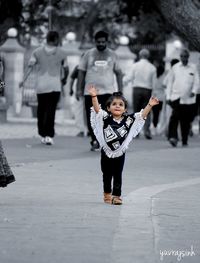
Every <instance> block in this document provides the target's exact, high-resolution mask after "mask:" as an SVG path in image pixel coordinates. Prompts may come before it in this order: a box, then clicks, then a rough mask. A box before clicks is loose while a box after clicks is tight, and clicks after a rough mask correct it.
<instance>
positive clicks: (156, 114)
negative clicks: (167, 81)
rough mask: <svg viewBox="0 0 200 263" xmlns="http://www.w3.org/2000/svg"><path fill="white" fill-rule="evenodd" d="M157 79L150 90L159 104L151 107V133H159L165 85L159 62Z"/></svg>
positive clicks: (161, 65)
mask: <svg viewBox="0 0 200 263" xmlns="http://www.w3.org/2000/svg"><path fill="white" fill-rule="evenodd" d="M156 72H157V81H156V84H155V87H154V89H153V91H152V94H153V96H154V97H156V98H158V100H159V104H158V105H155V107H153V109H152V125H153V129H152V130H153V132H152V133H153V134H154V135H157V134H159V129H158V128H159V127H158V123H159V121H160V115H161V111H162V109H163V103H164V101H165V87H164V86H163V79H164V77H165V74H164V73H165V67H164V65H163V64H159V65H158V67H157V70H156Z"/></svg>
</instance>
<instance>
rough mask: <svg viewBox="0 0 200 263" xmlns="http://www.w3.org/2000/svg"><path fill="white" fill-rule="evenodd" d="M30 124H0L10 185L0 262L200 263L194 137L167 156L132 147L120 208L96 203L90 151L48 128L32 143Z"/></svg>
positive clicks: (67, 132) (0, 219)
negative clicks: (47, 137)
mask: <svg viewBox="0 0 200 263" xmlns="http://www.w3.org/2000/svg"><path fill="white" fill-rule="evenodd" d="M35 126H36V124H35V122H31V123H28V124H27V123H16V122H10V123H7V124H2V125H1V131H0V137H1V139H2V143H3V146H4V149H5V152H6V155H7V157H8V160H9V162H10V164H11V166H12V169H13V171H14V173H15V176H16V182H15V183H13V184H11V185H9V186H8V187H7V188H5V189H0V194H1V198H0V207H1V213H0V228H1V237H0V262H1V263H47V262H48V263H55V262H59V263H68V262H69V263H71V262H73V263H158V262H167V263H175V262H180V261H181V262H186V263H190V262H191V263H193V262H194V263H199V262H200V202H199V199H200V191H199V186H200V173H199V170H200V163H199V156H200V139H199V136H198V135H196V134H195V136H193V137H192V138H190V141H189V147H188V148H182V147H181V146H178V147H177V148H171V147H170V146H169V145H168V143H167V142H166V140H165V138H163V137H155V138H154V140H151V141H147V140H145V139H144V138H143V137H142V136H141V137H140V139H135V140H134V142H133V143H132V145H131V147H130V149H129V150H128V152H127V155H126V164H125V169H124V178H123V201H124V204H123V205H122V206H112V205H106V204H104V203H103V202H102V181H101V172H100V164H99V157H100V154H99V152H90V151H89V139H88V138H86V137H85V138H79V137H75V136H74V135H75V134H76V132H77V130H76V128H75V125H74V123H73V122H68V123H65V124H57V125H56V131H57V136H56V138H55V145H53V146H46V145H41V144H40V142H39V138H38V136H37V132H36V127H35Z"/></svg>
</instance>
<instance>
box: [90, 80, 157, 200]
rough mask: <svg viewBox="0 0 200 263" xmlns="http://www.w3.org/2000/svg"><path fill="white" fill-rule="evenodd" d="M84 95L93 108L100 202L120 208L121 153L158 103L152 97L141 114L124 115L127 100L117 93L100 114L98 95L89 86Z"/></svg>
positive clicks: (122, 160)
mask: <svg viewBox="0 0 200 263" xmlns="http://www.w3.org/2000/svg"><path fill="white" fill-rule="evenodd" d="M88 92H89V94H90V96H91V99H92V104H93V108H92V110H91V124H92V128H93V130H94V133H95V135H96V138H97V140H98V141H99V144H100V146H101V170H102V173H103V191H104V202H105V203H109V204H111V203H112V204H114V205H121V204H122V199H121V187H122V171H123V167H124V161H125V152H126V150H127V148H128V146H129V143H130V142H131V140H132V139H133V138H134V137H136V136H137V134H138V133H139V132H140V131H141V129H142V128H143V125H144V123H145V119H146V117H147V115H148V114H149V112H150V111H151V109H152V107H153V106H155V105H157V104H158V103H159V101H158V99H157V98H153V97H152V98H150V99H149V101H148V104H147V105H146V106H145V107H144V109H143V110H141V111H140V112H138V113H135V114H128V113H127V100H126V99H125V98H124V96H123V95H122V93H121V92H114V93H113V94H112V96H111V97H110V98H109V99H108V101H107V103H106V105H107V111H104V110H102V109H101V106H100V105H99V102H98V98H97V94H98V91H97V89H96V88H95V86H93V85H91V86H89V88H88ZM112 179H113V188H112Z"/></svg>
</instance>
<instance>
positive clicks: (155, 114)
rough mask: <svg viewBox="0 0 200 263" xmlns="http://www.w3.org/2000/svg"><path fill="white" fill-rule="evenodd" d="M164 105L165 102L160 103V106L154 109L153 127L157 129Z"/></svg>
mask: <svg viewBox="0 0 200 263" xmlns="http://www.w3.org/2000/svg"><path fill="white" fill-rule="evenodd" d="M162 104H163V102H162V101H160V102H159V104H158V105H155V106H154V107H153V108H152V112H153V119H152V122H153V126H154V127H155V128H156V127H157V125H158V121H159V115H160V112H161V110H162Z"/></svg>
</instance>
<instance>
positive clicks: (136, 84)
mask: <svg viewBox="0 0 200 263" xmlns="http://www.w3.org/2000/svg"><path fill="white" fill-rule="evenodd" d="M149 56H150V53H149V51H148V50H147V49H142V50H140V52H139V58H140V60H139V61H138V62H136V63H135V64H133V67H132V69H131V75H130V77H129V78H128V80H127V81H130V80H131V81H132V83H133V88H134V90H133V109H134V112H138V111H140V109H141V108H144V107H145V105H146V104H147V103H148V101H149V99H150V97H151V94H152V90H153V89H154V88H155V85H156V80H157V77H156V67H155V66H154V65H153V64H152V63H151V62H149V60H148V58H149ZM150 124H151V119H150V114H149V115H148V117H147V120H146V122H145V125H144V135H145V137H146V139H152V137H151V132H150Z"/></svg>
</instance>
